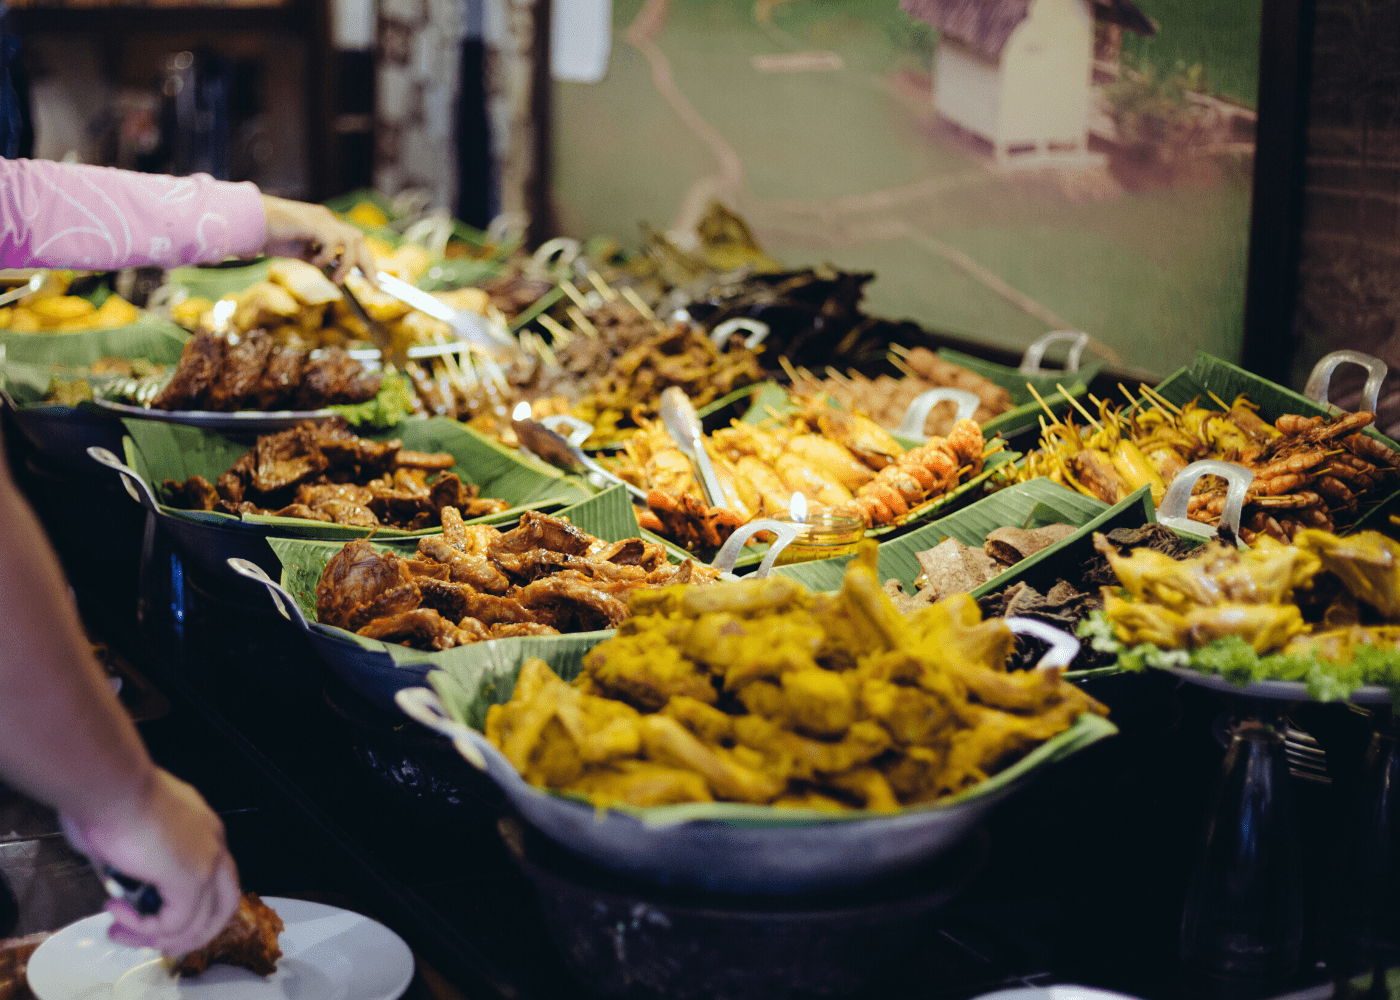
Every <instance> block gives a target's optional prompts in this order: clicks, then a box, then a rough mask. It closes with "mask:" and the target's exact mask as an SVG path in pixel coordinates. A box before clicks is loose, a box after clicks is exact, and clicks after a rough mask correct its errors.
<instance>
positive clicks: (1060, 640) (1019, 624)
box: [1005, 617, 1079, 670]
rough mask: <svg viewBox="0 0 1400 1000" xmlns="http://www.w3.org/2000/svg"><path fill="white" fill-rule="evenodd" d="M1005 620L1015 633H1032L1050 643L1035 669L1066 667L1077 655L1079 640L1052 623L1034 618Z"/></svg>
mask: <svg viewBox="0 0 1400 1000" xmlns="http://www.w3.org/2000/svg"><path fill="white" fill-rule="evenodd" d="M1005 621H1006V627H1007V628H1009V629H1010V630H1011V631H1012V632H1015V633H1016V634H1017V635H1033V636H1035V637H1036V638H1037V639H1041V640H1043V641H1045V642H1048V643H1049V644H1050V648H1049V649H1047V650H1046V651H1045V655H1044V656H1042V657H1041V658H1040V662H1039V663H1037V664H1036V665H1035V669H1037V670H1048V669H1050V668H1051V667H1065V668H1068V667H1069V665H1070V664H1071V663H1073V662H1074V658H1075V657H1076V656H1078V655H1079V640H1078V639H1076V638H1075V637H1074V636H1072V635H1070V634H1069V633H1068V632H1064V631H1061V630H1060V629H1057V628H1055V626H1053V625H1047V624H1045V623H1044V622H1038V621H1036V620H1035V619H1034V618H1020V617H1012V618H1007V619H1006V620H1005Z"/></svg>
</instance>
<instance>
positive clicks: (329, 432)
mask: <svg viewBox="0 0 1400 1000" xmlns="http://www.w3.org/2000/svg"><path fill="white" fill-rule="evenodd" d="M456 464H457V460H456V459H455V458H454V457H453V456H452V455H450V454H448V453H446V452H434V453H431V454H429V453H426V452H421V451H408V450H406V449H405V448H404V447H403V442H402V441H399V440H397V439H395V440H393V441H369V440H366V439H365V438H360V437H356V436H355V435H354V434H352V433H351V432H350V430H349V427H348V425H347V424H346V423H345V421H344V420H342V419H341V418H339V417H336V418H334V419H331V420H327V421H324V422H322V423H316V422H314V421H310V420H307V421H303V422H302V423H300V424H298V425H297V426H295V427H292V428H289V429H288V430H285V431H279V432H278V433H276V434H265V435H263V436H262V437H260V438H258V440H257V443H256V444H255V445H253V447H252V448H251V449H250V450H249V451H248V453H247V454H245V455H244V456H243V457H242V458H240V459H239V460H238V461H237V462H235V463H233V466H232V467H231V468H230V469H229V470H228V471H227V472H225V473H224V474H223V475H221V476H220V477H219V478H218V481H217V482H214V483H211V482H209V480H207V479H205V478H204V477H203V476H191V477H190V478H189V479H187V480H185V482H183V483H180V482H177V481H175V480H174V479H167V480H166V481H165V483H164V489H165V494H166V497H167V498H168V500H169V502H170V503H171V505H172V506H174V507H179V508H181V509H182V510H212V511H220V512H222V513H225V514H239V515H241V514H272V515H275V516H277V517H300V518H305V519H307V520H309V521H327V522H331V523H334V524H351V525H356V526H358V527H364V528H374V527H391V528H402V529H404V530H406V531H419V530H422V529H423V528H432V527H436V526H438V525H439V524H441V523H442V511H443V509H444V508H447V507H451V508H452V509H453V510H454V511H455V512H456V513H458V514H459V515H460V518H459V519H462V518H464V519H466V520H471V519H473V518H477V517H484V516H485V515H487V514H495V513H498V512H500V511H503V510H505V509H506V508H507V507H509V506H510V504H508V503H507V502H506V501H504V500H492V499H486V498H482V497H479V496H478V495H477V493H478V490H477V487H476V485H475V484H474V483H464V482H462V480H461V478H460V477H458V476H457V474H456V473H453V472H448V471H447V470H448V469H450V468H452V467H453V466H454V465H456ZM434 474H436V477H435V478H434V479H433V480H432V482H429V481H428V477H429V476H433V475H434Z"/></svg>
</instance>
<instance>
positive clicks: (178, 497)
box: [161, 476, 219, 510]
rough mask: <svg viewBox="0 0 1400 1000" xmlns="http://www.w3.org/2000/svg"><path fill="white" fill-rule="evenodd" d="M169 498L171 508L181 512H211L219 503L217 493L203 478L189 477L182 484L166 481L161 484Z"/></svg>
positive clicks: (211, 484) (170, 480)
mask: <svg viewBox="0 0 1400 1000" xmlns="http://www.w3.org/2000/svg"><path fill="white" fill-rule="evenodd" d="M161 485H162V487H164V489H165V492H166V495H167V496H169V497H170V502H171V506H173V507H179V508H180V509H181V510H213V509H214V508H215V507H217V506H218V503H219V491H218V490H216V489H215V488H214V484H213V483H211V482H209V480H207V479H205V478H204V477H203V476H190V478H189V479H186V480H185V481H184V482H183V483H178V482H176V481H175V480H173V479H167V480H166V481H165V482H164V483H162V484H161Z"/></svg>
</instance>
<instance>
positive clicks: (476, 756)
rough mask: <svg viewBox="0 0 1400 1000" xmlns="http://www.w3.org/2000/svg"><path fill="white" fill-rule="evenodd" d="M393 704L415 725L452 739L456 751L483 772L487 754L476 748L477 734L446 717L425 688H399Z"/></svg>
mask: <svg viewBox="0 0 1400 1000" xmlns="http://www.w3.org/2000/svg"><path fill="white" fill-rule="evenodd" d="M394 701H396V702H398V705H399V708H401V709H403V711H404V714H405V715H407V716H408V717H409V718H410V719H412V720H413V721H414V722H417V723H419V724H420V725H424V726H427V727H428V728H429V729H431V730H433V731H434V732H437V733H441V734H442V735H443V736H446V737H447V738H448V739H449V740H451V741H452V745H453V746H455V747H456V748H457V752H458V753H460V754H461V755H462V756H463V757H465V758H467V762H468V763H470V764H471V765H472V766H473V767H475V768H476V769H477V770H478V771H485V770H486V755H485V754H483V753H482V752H481V748H480V747H478V746H477V745H476V741H477V740H478V739H480V738H481V737H480V735H479V734H478V733H476V732H474V731H472V730H471V729H469V728H467V727H466V726H464V725H462V724H461V723H460V722H458V721H457V720H456V719H453V718H452V717H451V716H449V715H448V714H447V710H446V709H445V708H443V707H442V702H441V701H439V700H438V696H437V695H436V694H435V693H433V692H432V691H431V690H429V689H428V688H424V687H411V688H401V689H400V690H398V691H397V692H395V694H394Z"/></svg>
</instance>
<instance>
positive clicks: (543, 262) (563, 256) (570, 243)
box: [530, 236, 582, 273]
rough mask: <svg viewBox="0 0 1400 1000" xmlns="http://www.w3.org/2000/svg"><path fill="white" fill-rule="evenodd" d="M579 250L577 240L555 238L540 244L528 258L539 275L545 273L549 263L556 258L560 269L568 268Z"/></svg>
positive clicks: (563, 237)
mask: <svg viewBox="0 0 1400 1000" xmlns="http://www.w3.org/2000/svg"><path fill="white" fill-rule="evenodd" d="M581 250H582V247H580V246H579V242H578V240H576V239H573V238H572V237H569V236H556V237H555V238H554V239H552V240H547V241H545V242H544V243H541V244H540V246H539V249H538V250H536V251H535V252H534V253H533V254H531V256H530V264H531V266H532V267H535V268H538V269H539V270H540V272H541V273H547V272H548V271H549V269H550V261H551V260H553V259H554V258H555V257H556V256H557V257H558V258H559V266H560V267H568V266H569V265H570V264H572V263H573V262H574V261H575V260H576V259H577V258H578V255H579V252H580V251H581Z"/></svg>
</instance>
